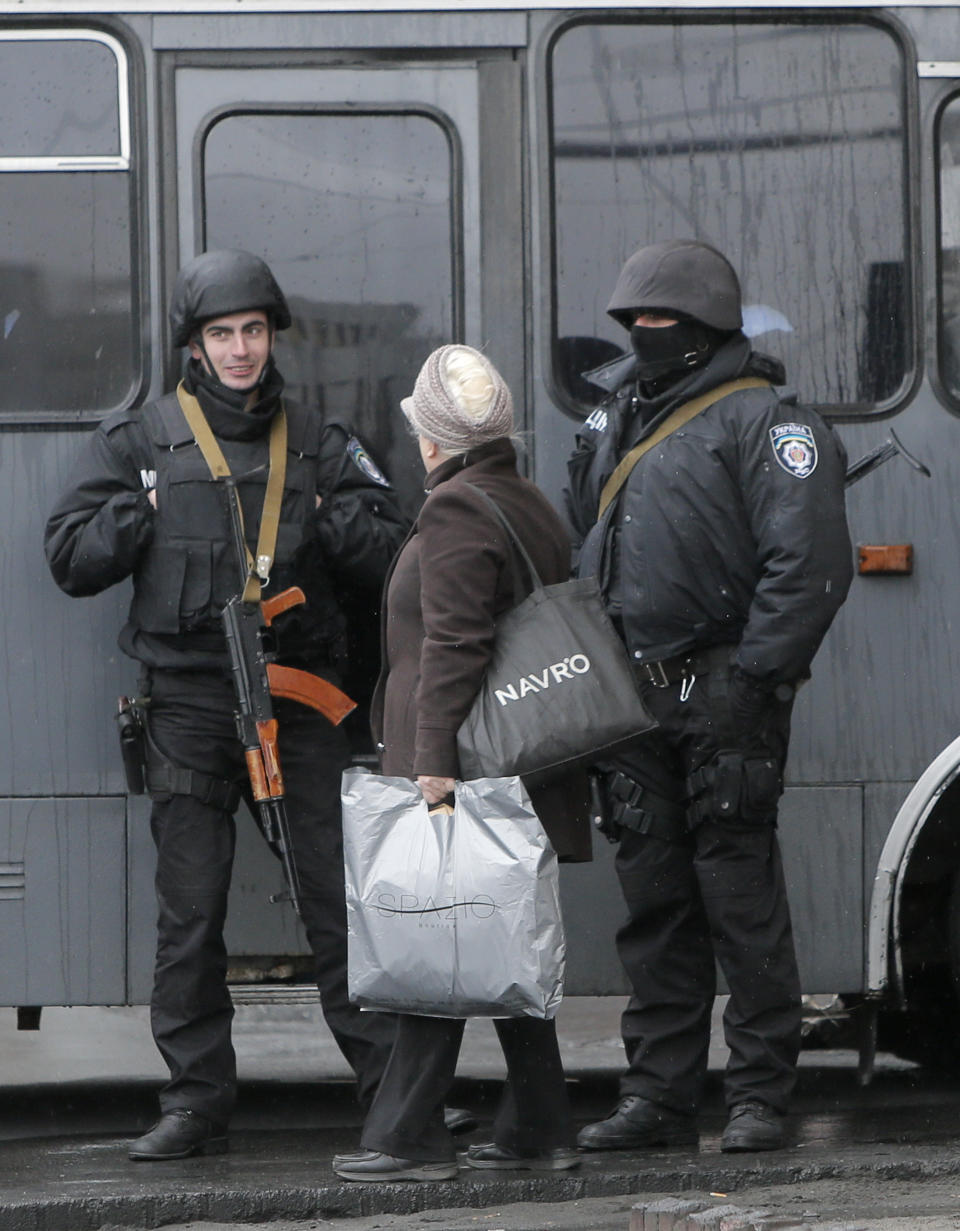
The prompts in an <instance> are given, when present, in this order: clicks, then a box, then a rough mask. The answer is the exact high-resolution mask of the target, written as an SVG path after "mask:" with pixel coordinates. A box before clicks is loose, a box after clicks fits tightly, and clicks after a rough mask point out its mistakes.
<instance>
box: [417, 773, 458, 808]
mask: <svg viewBox="0 0 960 1231" xmlns="http://www.w3.org/2000/svg"><path fill="white" fill-rule="evenodd" d="M454 785H455V784H454V780H453V779H452V778H435V777H433V775H432V774H420V775H419V776H418V777H417V786H418V787H419V788H420V790H421V791H422V792H423V798H424V799H425V800H426V801H427V803H428V804H431V805H432V804H438V803H440V802H441V801H442V800H444V799H446V797H447V796H448V795H452V794H453V788H454Z"/></svg>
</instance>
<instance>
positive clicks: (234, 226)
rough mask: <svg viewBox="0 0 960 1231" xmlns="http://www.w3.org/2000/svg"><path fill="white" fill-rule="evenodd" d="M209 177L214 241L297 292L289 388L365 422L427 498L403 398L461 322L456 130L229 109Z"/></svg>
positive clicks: (286, 353) (215, 133)
mask: <svg viewBox="0 0 960 1231" xmlns="http://www.w3.org/2000/svg"><path fill="white" fill-rule="evenodd" d="M203 176H204V179H203V183H204V194H205V203H204V213H205V224H206V246H207V247H208V248H214V247H248V248H253V249H254V250H255V251H257V252H260V253H262V255H264V256H265V257H266V259H267V260H268V261H269V262H270V265H271V267H272V268H273V270H274V272H275V273H276V275H277V279H278V281H279V282H280V285H281V286H282V287H283V288H284V291H285V293H286V295H287V297H288V299H289V301H290V308H291V312H292V314H293V327H292V328H291V329H289V330H287V331H286V333H283V334H281V335H280V337H279V338H278V340H277V359H278V363H279V365H280V368H281V370H282V372H283V374H284V376H285V378H286V381H287V387H288V388H289V390H290V392H291V395H292V396H295V397H297V398H299V399H300V400H301V401H303V402H305V403H307V404H310V405H315V406H318V407H319V408H320V409H322V410H324V411H325V412H326V413H327V415H328V416H331V417H342V418H343V419H345V420H346V421H348V422H350V423H352V424H354V426H355V427H356V429H357V430H358V431H359V432H360V433H361V435H362V436H363V437H364V439H365V440H367V441H368V442H369V444H370V446H371V447H372V449H373V451H374V453H375V455H376V456H377V457H378V458H380V459H381V460H382V461H383V463H384V464H389V468H390V471H391V477H392V479H393V481H394V483H395V484H396V485H397V486H398V487H399V488H400V490H401V494H402V495H404V496H405V497H406V501H407V503H408V504H409V505H411V506H413V505H416V504H419V501H420V499H421V498H422V494H423V492H422V488H423V477H422V467H420V466H419V459H418V458H417V456H416V449H415V446H414V443H413V441H412V439H411V438H410V437H409V435H408V433H407V432H406V430H405V427H404V420H403V416H402V415H401V414H400V413H399V405H400V398H401V397H405V396H406V395H407V394H408V393H409V391H410V389H411V388H412V387H413V382H414V379H415V377H416V374H417V371H418V370H419V367H420V365H421V363H422V362H423V360H424V359H425V358H426V357H427V355H428V354H429V353H430V351H431V350H432V349H433V348H434V347H436V346H438V345H441V344H442V343H444V342H449V341H451V340H453V339H454V337H455V331H456V329H457V327H458V325H457V320H456V312H455V308H454V305H455V288H454V257H453V253H454V234H453V218H454V213H455V210H454V182H455V174H454V163H453V147H452V145H451V141H450V137H449V135H448V133H447V131H446V130H445V128H444V127H443V126H442V125H441V124H440V123H439V122H438V120H437V119H436V118H435V117H434V116H433V115H429V114H424V113H410V112H399V111H397V112H391V111H381V112H368V113H364V112H359V111H358V112H349V113H343V112H315V111H311V112H309V113H293V114H291V113H289V112H262V111H258V112H257V113H242V114H229V115H227V116H225V117H224V118H221V119H219V120H217V121H216V122H215V123H214V124H213V126H212V127H211V129H210V130H209V132H208V134H207V137H206V141H205V143H204V161H203Z"/></svg>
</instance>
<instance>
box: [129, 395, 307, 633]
mask: <svg viewBox="0 0 960 1231" xmlns="http://www.w3.org/2000/svg"><path fill="white" fill-rule="evenodd" d="M286 413H287V449H288V453H287V468H286V477H285V482H284V491H283V502H282V505H281V511H280V527H279V532H278V535H277V546H276V554H275V559H274V567H273V574H274V577H275V578H277V579H278V580H279V578H280V577H282V576H283V575H284V574H288V573H289V568H290V565H291V563H292V561H293V557H294V554H295V552H296V550H297V548H298V547H299V546H300V544H301V543H302V542H303V539H304V534H305V532H306V530H307V527H308V522H309V519H310V517H311V515H312V514H313V513H314V511H315V509H316V492H317V480H318V462H319V449H320V428H321V422H320V419H319V417H318V416H316V415H309V414H307V412H306V411H304V410H303V408H302V407H298V406H296V405H291V404H287V405H286ZM142 423H143V427H144V430H145V433H146V436H147V440H148V442H149V444H150V446H151V449H152V454H153V457H152V467H153V468H154V469H155V470H156V490H157V515H156V520H155V530H154V536H153V541H152V543H151V544H150V546H149V548H148V549H147V551H146V553H145V555H144V557H143V559H142V561H140V563H139V564H138V567H137V569H136V571H135V573H134V578H133V586H134V593H133V603H132V604H131V607H130V624H132V625H134V626H135V627H136V628H139V629H141V630H143V632H145V633H154V634H165V635H168V636H169V635H171V634H173V635H176V634H178V633H190V632H196V631H200V630H205V631H213V630H214V629H217V630H219V627H220V612H221V611H222V609H223V607H224V606H225V605H226V603H227V600H228V599H229V598H231V596H232V595H234V594H236V593H237V592H238V591H239V590H240V588H241V586H242V578H241V571H240V563H239V561H238V560H237V552H236V549H235V547H234V543H233V539H232V536H231V531H230V521H229V517H228V512H227V506H226V503H225V496H226V491H225V489H224V488H223V487H222V486H221V485H220V484H218V483H217V482H215V481H214V480H213V478H212V477H211V475H210V471H209V469H208V468H207V463H206V462H205V461H204V458H203V455H202V454H201V452H200V449H199V448H198V446H197V444H196V441H195V440H194V438H193V433H192V431H191V430H190V427H189V425H188V423H187V421H186V419H185V418H184V415H183V412H182V411H181V409H180V405H179V403H178V401H177V398H176V395H175V394H169V395H168V396H166V397H163V398H161V399H160V400H159V401H158V402H155V403H153V404H152V405H150V406H146V407H144V410H143V412H142ZM218 441H219V444H220V447H221V448H222V450H223V454H224V456H225V458H226V459H227V464H228V465H229V467H230V471H231V474H233V475H234V476H236V477H237V479H238V490H239V493H240V502H241V505H242V508H243V518H244V525H245V528H246V533H247V539H248V543H249V546H250V549H251V551H254V552H255V551H256V538H257V531H258V529H259V525H260V516H261V513H262V510H263V500H264V492H265V490H266V484H267V476H268V472H269V431H265V432H264V433H263V434H262V435H260V436H257V437H256V438H254V439H252V440H224V439H221V438H219V437H218Z"/></svg>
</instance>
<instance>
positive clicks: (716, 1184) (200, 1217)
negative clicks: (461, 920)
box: [0, 998, 960, 1231]
mask: <svg viewBox="0 0 960 1231" xmlns="http://www.w3.org/2000/svg"><path fill="white" fill-rule="evenodd" d="M621 1004H622V1001H620V1000H619V999H608V1000H595V999H576V998H574V999H571V1000H568V1001H567V1002H566V1003H565V1004H564V1005H563V1006H562V1008H561V1012H560V1016H559V1019H558V1025H559V1033H560V1038H561V1049H562V1052H563V1056H564V1062H565V1066H566V1068H567V1072H568V1077H569V1085H570V1092H571V1097H572V1100H573V1105H574V1111H575V1114H576V1117H577V1119H578V1121H580V1122H581V1123H587V1122H589V1121H590V1120H592V1119H595V1118H598V1117H600V1116H602V1115H604V1114H606V1112H607V1111H608V1110H609V1108H610V1107H611V1106H612V1105H613V1104H614V1103H615V1102H616V1097H617V1076H618V1074H619V1071H620V1067H621V1063H622V1052H621V1046H620V1041H619V1037H618V1025H617V1024H618V1018H619V1011H620V1007H621ZM15 1024H16V1023H15V1015H14V1011H13V1010H0V1070H2V1071H3V1073H4V1075H5V1082H6V1084H5V1087H4V1089H3V1092H2V1097H0V1231H87V1229H91V1231H92V1229H94V1228H117V1227H138V1228H141V1227H142V1228H147V1227H160V1226H168V1227H170V1228H171V1231H173V1229H174V1228H177V1227H180V1228H183V1227H187V1226H189V1227H191V1228H193V1227H197V1229H198V1231H199V1228H200V1227H202V1228H203V1231H217V1229H218V1228H219V1229H221V1231H226V1228H234V1227H238V1226H241V1225H242V1226H246V1227H248V1228H249V1226H250V1225H251V1224H257V1225H259V1224H265V1225H269V1226H270V1228H271V1229H272V1231H283V1228H284V1227H287V1226H290V1227H291V1231H292V1228H296V1229H297V1231H310V1229H311V1228H324V1229H325V1231H326V1229H328V1228H344V1231H346V1229H347V1228H349V1229H350V1231H372V1229H373V1228H375V1227H376V1228H378V1229H387V1228H391V1229H394V1228H395V1229H398V1231H399V1229H400V1228H404V1229H408V1228H409V1229H412V1228H427V1227H429V1228H431V1231H461V1228H462V1229H464V1231H465V1229H466V1228H468V1227H469V1228H474V1229H478V1231H501V1229H502V1231H545V1229H547V1228H553V1227H558V1228H559V1227H565V1228H566V1227H569V1228H578V1229H579V1231H607V1229H608V1228H609V1231H614V1228H616V1229H617V1231H638V1229H639V1231H649V1227H656V1228H657V1231H661V1228H665V1227H667V1226H668V1225H669V1226H670V1227H671V1229H672V1231H686V1228H687V1226H689V1227H691V1228H693V1227H697V1228H700V1227H706V1226H710V1225H713V1226H714V1227H720V1225H721V1224H720V1222H719V1219H720V1216H721V1212H722V1210H724V1209H727V1210H728V1211H729V1210H733V1211H740V1214H742V1215H743V1216H744V1217H745V1216H746V1215H747V1214H748V1213H749V1211H750V1210H756V1209H757V1208H760V1207H759V1206H758V1204H757V1202H758V1201H760V1200H761V1198H762V1197H764V1196H765V1195H770V1194H773V1193H779V1194H780V1195H779V1196H778V1197H777V1202H778V1204H777V1205H776V1207H775V1208H776V1211H777V1213H778V1216H779V1215H780V1214H781V1213H783V1212H784V1211H785V1212H786V1213H785V1215H784V1216H786V1217H788V1218H789V1219H792V1220H793V1221H788V1222H786V1223H784V1222H783V1221H782V1219H781V1221H780V1222H778V1224H777V1227H778V1231H779V1228H782V1227H785V1226H791V1227H792V1226H804V1227H813V1226H827V1225H830V1226H837V1225H840V1224H838V1223H837V1222H836V1218H837V1217H839V1214H840V1212H842V1211H844V1210H845V1211H846V1214H845V1217H846V1216H847V1215H851V1216H855V1217H854V1221H853V1222H850V1221H849V1218H848V1220H847V1221H846V1222H845V1223H843V1225H844V1226H845V1227H849V1228H853V1227H854V1226H855V1227H857V1228H874V1227H877V1228H881V1227H882V1228H883V1229H884V1231H901V1229H902V1228H910V1229H911V1231H913V1229H917V1231H919V1229H920V1228H924V1231H940V1228H941V1227H943V1228H947V1227H949V1228H955V1227H958V1226H960V1220H958V1219H957V1218H956V1217H955V1216H953V1215H952V1211H953V1210H954V1209H958V1208H960V1197H958V1196H957V1194H958V1193H960V1152H958V1149H957V1136H958V1131H957V1108H958V1106H960V1082H958V1081H956V1080H950V1081H945V1080H942V1079H938V1080H931V1079H930V1078H929V1077H928V1076H927V1075H925V1074H923V1073H922V1072H921V1071H920V1070H918V1069H916V1068H914V1067H913V1066H911V1065H909V1064H906V1063H904V1062H900V1061H896V1060H894V1059H893V1058H892V1057H887V1056H881V1057H880V1063H879V1065H878V1072H877V1076H876V1079H875V1081H874V1083H873V1084H872V1085H871V1086H870V1087H868V1088H867V1089H865V1090H864V1089H861V1088H860V1087H859V1086H858V1085H857V1079H856V1057H855V1055H854V1053H852V1052H849V1051H811V1052H806V1053H804V1057H803V1063H802V1067H801V1080H800V1084H799V1089H798V1094H797V1099H796V1103H795V1110H794V1113H793V1114H792V1115H791V1117H790V1129H791V1142H790V1145H789V1147H788V1148H787V1149H786V1150H783V1151H777V1152H774V1153H770V1154H744V1155H725V1154H721V1153H720V1150H719V1137H720V1133H721V1131H722V1128H723V1124H724V1120H725V1114H724V1107H723V1101H722V1092H721V1086H720V1071H721V1069H722V1065H723V1062H724V1060H725V1049H724V1048H723V1046H722V1043H721V1042H720V1041H719V1038H718V1037H717V1041H716V1043H715V1046H714V1047H713V1049H712V1050H711V1071H710V1079H709V1082H708V1089H707V1097H706V1101H705V1109H704V1114H703V1117H702V1121H701V1142H700V1149H699V1151H676V1150H674V1151H660V1152H652V1151H651V1152H643V1153H642V1154H641V1153H638V1152H634V1153H627V1152H623V1153H620V1152H618V1153H611V1154H590V1155H584V1157H583V1161H582V1164H581V1166H580V1168H579V1169H577V1170H576V1171H571V1172H563V1173H556V1174H550V1175H546V1176H532V1175H530V1174H528V1173H520V1174H509V1173H499V1174H498V1173H495V1172H474V1171H470V1170H468V1169H466V1168H463V1169H462V1170H461V1174H460V1177H459V1178H458V1179H457V1180H455V1181H451V1182H448V1183H432V1184H390V1185H358V1184H348V1183H344V1182H342V1181H340V1180H338V1179H337V1177H336V1176H335V1175H334V1174H333V1172H332V1170H331V1167H330V1160H331V1158H332V1156H333V1154H334V1153H336V1152H340V1151H343V1150H349V1149H355V1148H356V1147H357V1143H358V1136H359V1129H360V1116H359V1112H358V1109H357V1107H356V1104H355V1102H354V1099H353V1092H352V1087H351V1082H350V1078H349V1071H348V1070H347V1068H346V1065H345V1063H344V1062H343V1060H342V1058H341V1057H340V1056H339V1053H338V1052H337V1050H336V1048H335V1046H334V1045H333V1043H332V1041H331V1039H330V1036H329V1034H328V1033H327V1031H326V1029H325V1027H324V1026H323V1024H322V1021H321V1020H320V1017H319V1008H318V1006H316V1005H315V1004H295V1005H287V1006H283V1007H267V1006H264V1005H245V1006H241V1007H239V1009H238V1013H237V1020H236V1025H235V1042H236V1046H237V1052H238V1060H239V1071H240V1077H241V1095H240V1102H239V1106H238V1109H237V1114H236V1117H235V1119H234V1122H233V1124H232V1126H231V1137H230V1146H231V1148H230V1153H229V1154H227V1155H224V1156H219V1157H215V1158H209V1159H208V1158H195V1159H187V1160H183V1161H181V1162H170V1163H139V1164H135V1163H131V1162H129V1161H128V1159H127V1157H126V1143H127V1141H128V1140H129V1139H130V1138H131V1137H133V1136H136V1135H137V1134H138V1133H139V1132H141V1131H143V1129H145V1128H146V1127H148V1126H149V1124H150V1123H151V1122H152V1121H153V1119H154V1117H155V1114H156V1102H155V1092H156V1088H157V1086H158V1085H159V1083H160V1081H161V1080H162V1077H163V1070H162V1066H161V1064H160V1062H159V1060H158V1057H157V1056H156V1054H155V1052H154V1049H153V1044H152V1041H151V1039H150V1032H149V1026H148V1020H147V1013H146V1010H144V1009H140V1008H136V1009H55V1010H45V1011H44V1014H43V1021H42V1028H41V1030H40V1031H39V1032H17V1031H16V1029H15ZM502 1075H503V1062H502V1058H501V1056H500V1053H499V1048H498V1046H497V1043H496V1036H495V1034H494V1032H493V1029H492V1026H491V1024H490V1023H489V1022H471V1023H470V1024H469V1025H468V1028H467V1033H466V1039H465V1044H464V1049H463V1053H462V1057H461V1064H460V1068H459V1070H458V1081H457V1085H456V1088H455V1091H454V1099H453V1101H454V1102H456V1103H457V1104H460V1105H466V1106H469V1107H471V1108H472V1109H474V1110H475V1112H476V1113H477V1115H478V1117H479V1119H480V1127H479V1129H478V1130H477V1131H475V1132H474V1133H472V1134H471V1135H470V1136H469V1137H467V1138H466V1139H465V1142H466V1141H476V1140H484V1139H486V1138H488V1137H489V1126H490V1121H491V1119H492V1115H493V1110H494V1108H495V1105H496V1098H497V1093H498V1087H499V1081H500V1079H501V1078H502ZM681 1198H682V1199H684V1200H685V1201H686V1202H687V1204H688V1207H689V1208H687V1211H686V1214H685V1215H684V1216H683V1217H685V1218H686V1219H687V1222H686V1223H684V1222H683V1221H682V1220H681V1216H680V1215H677V1216H676V1217H674V1216H673V1215H669V1217H670V1218H672V1219H673V1221H672V1222H670V1223H669V1224H668V1222H667V1221H666V1219H667V1217H668V1214H663V1215H662V1220H661V1215H660V1214H659V1213H657V1212H656V1210H655V1211H654V1213H653V1214H652V1215H649V1214H646V1213H645V1212H644V1211H645V1209H646V1207H647V1206H649V1205H650V1204H651V1203H656V1202H657V1201H663V1200H668V1199H673V1200H677V1199H681ZM851 1201H853V1206H852V1207H851ZM691 1203H692V1204H691ZM698 1203H699V1204H698ZM638 1210H639V1214H638ZM714 1215H716V1217H713V1216H714ZM644 1218H647V1221H648V1223H649V1227H648V1226H647V1225H645V1223H644V1221H643V1220H644ZM711 1218H713V1221H712V1223H711ZM731 1218H732V1216H731V1215H730V1214H729V1213H728V1214H727V1224H726V1227H725V1229H724V1231H737V1227H736V1221H735V1219H734V1220H733V1221H731ZM831 1218H832V1219H834V1221H833V1222H832V1223H830V1222H825V1221H824V1219H827V1220H829V1219H831ZM856 1218H860V1221H856ZM637 1219H639V1220H640V1221H639V1222H638V1221H637ZM651 1219H655V1220H659V1221H651ZM690 1219H694V1220H695V1221H693V1222H690V1221H689V1220H690ZM863 1219H867V1221H863ZM904 1219H905V1220H906V1221H904ZM944 1219H948V1220H949V1221H943V1220H944ZM938 1220H939V1221H938ZM740 1225H741V1226H743V1227H745V1226H746V1225H747V1224H746V1223H743V1222H742V1221H741V1224H740ZM750 1225H751V1226H754V1225H756V1226H759V1225H760V1224H759V1223H757V1222H756V1220H755V1221H754V1223H753V1224H750ZM766 1225H771V1226H772V1224H770V1223H769V1222H768V1223H767V1224H766Z"/></svg>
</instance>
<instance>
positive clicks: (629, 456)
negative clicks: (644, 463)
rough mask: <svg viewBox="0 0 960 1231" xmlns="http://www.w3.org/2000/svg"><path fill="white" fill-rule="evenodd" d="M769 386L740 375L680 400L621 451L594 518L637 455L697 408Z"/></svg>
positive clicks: (680, 424)
mask: <svg viewBox="0 0 960 1231" xmlns="http://www.w3.org/2000/svg"><path fill="white" fill-rule="evenodd" d="M770 387H771V386H770V382H769V381H768V380H761V379H760V378H759V377H757V376H741V377H740V379H739V380H728V381H726V382H725V383H724V384H722V385H717V387H716V389H711V390H710V392H709V393H704V394H703V395H702V396H700V397H698V398H694V399H693V400H692V401H690V402H684V403H683V405H682V406H678V407H677V409H676V410H675V411H674V412H673V414H672V415H668V416H667V418H666V419H664V421H663V422H662V423H661V424H660V426H659V427H658V428H657V430H656V431H655V432H653V433H652V434H651V435H650V436H648V437H647V438H646V439H645V440H641V441H640V443H639V444H638V445H636V446H635V447H634V448H632V449H631V450H630V452H629V453H625V454H624V455H623V457H622V458H621V459H620V462H619V464H618V466H617V468H616V470H615V471H614V472H613V474H612V475H611V476H610V478H609V479H607V481H606V483H605V484H604V485H603V491H602V492H601V493H600V506H599V509H598V511H597V521H599V520H600V518H601V517H603V515H604V513H605V512H606V511H607V509H608V508H609V506H610V504H611V502H612V501H613V500H615V499H616V497H617V494H618V492H619V491H620V489H621V487H623V485H624V483H626V481H627V479H628V477H629V475H630V471H631V470H632V469H633V468H634V466H636V464H637V462H639V460H640V459H641V457H643V455H644V454H645V453H649V452H650V450H651V449H653V448H655V447H656V446H657V445H658V444H660V442H661V441H662V440H666V438H667V437H668V436H669V435H670V433H671V432H675V431H676V430H677V428H678V427H683V425H684V424H685V423H689V422H690V420H691V419H695V418H696V417H697V415H699V414H700V412H701V411H703V410H706V409H707V407H708V406H712V405H713V404H714V402H719V401H720V399H721V398H725V397H726V396H727V394H729V393H738V392H739V391H740V390H741V389H769V388H770Z"/></svg>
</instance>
